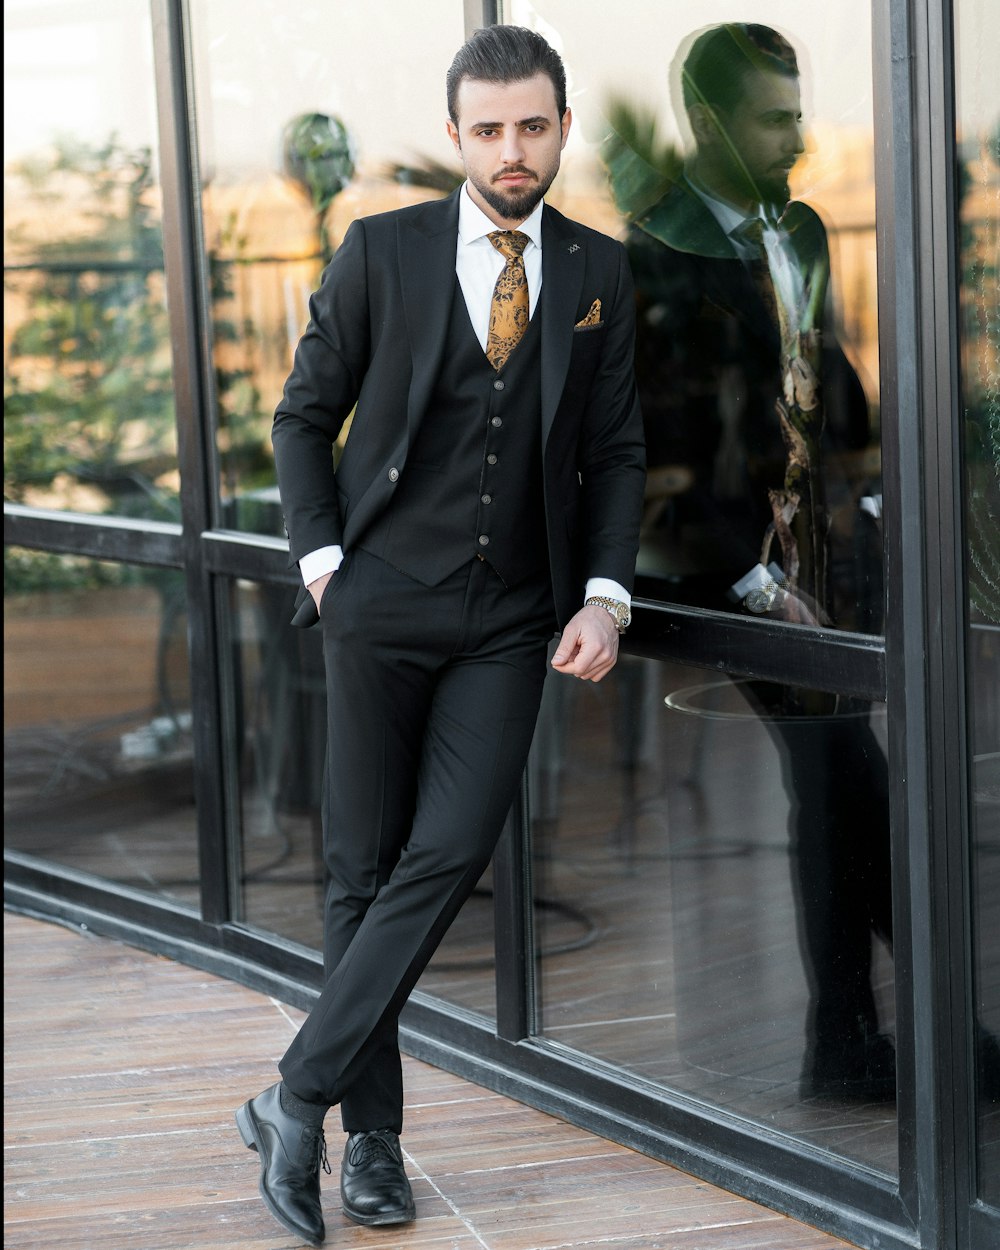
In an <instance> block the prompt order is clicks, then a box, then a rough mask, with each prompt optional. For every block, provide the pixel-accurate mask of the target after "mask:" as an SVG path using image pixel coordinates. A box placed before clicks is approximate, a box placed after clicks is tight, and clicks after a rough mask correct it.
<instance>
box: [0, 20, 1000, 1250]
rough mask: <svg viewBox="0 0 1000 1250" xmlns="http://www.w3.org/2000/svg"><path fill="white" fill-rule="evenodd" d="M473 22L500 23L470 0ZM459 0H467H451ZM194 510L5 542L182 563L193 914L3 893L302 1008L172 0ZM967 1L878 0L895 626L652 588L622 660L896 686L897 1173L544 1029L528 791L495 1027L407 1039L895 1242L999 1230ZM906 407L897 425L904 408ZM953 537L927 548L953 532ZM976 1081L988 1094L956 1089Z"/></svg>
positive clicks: (250, 541)
mask: <svg viewBox="0 0 1000 1250" xmlns="http://www.w3.org/2000/svg"><path fill="white" fill-rule="evenodd" d="M462 2H463V13H464V17H465V22H466V27H467V29H472V28H474V27H475V26H478V25H485V24H490V23H492V22H496V21H499V20H501V19H502V17H503V13H502V6H501V5H500V4H498V3H496V2H495V0H481V2H480V0H462ZM456 3H457V0H456ZM151 13H152V20H153V32H154V50H155V64H156V77H157V96H158V105H159V117H160V159H161V171H162V172H161V181H162V188H163V195H164V252H165V269H166V278H167V290H168V305H169V312H170V322H171V333H172V344H173V362H174V386H175V394H176V408H177V414H178V455H179V461H180V468H181V479H182V493H181V506H182V511H181V524H180V525H164V524H151V523H135V522H130V521H125V520H115V519H108V518H93V517H87V516H82V515H79V514H72V513H55V512H45V511H41V510H37V509H31V508H25V507H20V506H15V505H9V506H7V507H5V542H7V543H8V544H12V545H19V546H25V547H33V548H38V549H44V550H50V551H60V552H66V553H70V554H76V555H81V556H91V557H95V558H100V559H110V560H127V561H132V562H136V563H140V564H150V565H158V566H163V567H170V568H176V569H180V570H182V571H183V572H184V575H185V579H186V588H187V592H188V598H189V603H190V612H189V629H190V654H191V663H192V669H193V672H194V673H195V674H197V678H198V679H197V680H196V681H193V682H192V693H193V714H194V733H195V784H196V799H197V804H198V812H199V847H200V851H199V858H200V871H201V912H200V915H199V916H196V915H194V914H192V913H191V912H190V911H186V910H184V909H182V908H178V907H176V906H172V905H170V904H167V903H164V902H159V901H157V900H154V899H152V898H150V897H149V896H146V895H143V894H141V893H140V892H138V891H133V890H129V889H127V888H124V887H119V886H115V885H112V884H111V883H108V882H105V881H101V880H98V879H95V878H90V877H87V876H86V875H85V874H81V873H76V872H73V871H70V870H65V869H62V868H58V867H56V866H53V865H48V864H45V863H41V862H39V861H37V860H33V859H32V858H31V857H28V856H24V855H21V854H16V853H12V854H8V855H7V856H6V857H5V870H6V876H5V899H6V901H7V903H8V905H10V906H14V907H17V908H19V909H20V910H23V911H27V912H31V913H35V914H39V915H46V916H54V917H56V918H60V919H63V920H65V921H67V922H70V923H75V924H85V925H88V926H89V927H91V928H93V929H94V930H96V931H100V932H105V933H108V934H110V935H113V936H117V937H120V938H123V939H124V940H127V941H130V942H134V943H136V944H138V945H141V946H145V947H148V948H149V949H154V950H157V951H160V952H163V953H167V954H169V955H172V956H173V957H175V958H178V959H182V960H184V961H186V962H188V963H191V964H194V965H196V966H199V967H203V968H206V969H208V970H210V971H214V972H218V973H221V974H222V975H226V976H230V977H233V978H234V979H237V980H239V981H242V982H243V983H245V984H249V985H252V986H255V987H257V988H261V989H266V990H268V991H269V992H272V993H275V994H277V995H279V996H280V997H282V998H284V999H285V1000H286V1001H289V1002H291V1003H295V1004H297V1005H299V1006H302V1007H307V1006H308V1005H309V1004H310V1002H311V1001H312V1000H313V998H314V996H315V993H316V990H317V988H318V985H319V981H320V977H321V962H320V958H319V955H318V954H317V953H316V952H312V951H308V950H304V949H302V948H298V947H293V946H291V945H290V944H289V943H287V942H284V941H282V940H280V939H278V938H277V937H274V936H273V935H268V934H266V933H262V932H259V931H255V930H252V929H250V928H247V927H245V926H243V925H241V924H239V923H234V922H233V921H232V919H231V918H232V916H233V892H232V890H231V888H230V885H231V882H232V881H233V880H234V879H235V875H234V859H233V856H234V851H233V848H234V847H235V846H236V845H237V843H238V833H239V830H238V827H237V823H236V822H237V816H236V813H237V811H238V803H237V779H236V776H235V772H234V769H233V765H232V762H231V761H229V760H228V758H227V749H226V743H227V721H226V717H227V713H226V708H227V706H228V705H229V704H230V703H231V699H232V691H231V689H230V686H229V683H230V680H231V679H230V677H229V675H228V674H227V672H226V671H225V668H224V666H223V664H222V662H221V651H220V638H221V637H222V636H223V635H224V629H223V627H224V624H225V621H224V615H223V614H224V611H225V603H224V600H225V597H226V596H225V594H224V593H223V591H224V583H225V581H226V579H231V578H250V579H254V580H261V581H271V582H283V581H287V580H288V579H289V574H288V570H287V567H286V559H287V556H286V550H285V545H284V544H283V543H281V542H279V541H277V540H272V539H266V538H260V537H256V536H253V535H249V534H242V533H236V532H233V531H227V530H224V529H221V528H219V525H218V523H219V515H218V508H217V491H216V483H217V481H218V473H217V462H216V451H215V443H214V430H213V428H212V419H211V412H212V408H213V403H212V399H213V386H214V381H213V372H212V365H211V359H210V349H209V343H210V341H211V333H210V329H211V327H210V324H209V311H208V309H209V302H208V298H207V273H206V262H205V252H204V245H203V239H202V234H201V216H200V201H199V187H198V180H197V169H198V162H197V153H196V149H195V143H196V138H195V135H196V131H195V127H194V124H193V116H194V113H193V110H194V108H195V101H194V100H193V96H192V89H191V82H192V66H191V51H190V47H189V37H188V30H187V6H186V3H185V0H151ZM952 20H953V13H952V5H951V3H950V0H877V2H876V3H873V49H874V60H875V67H874V69H875V93H876V94H875V103H876V117H877V119H878V120H877V132H878V133H877V135H876V144H877V160H876V181H877V204H878V217H879V220H878V222H877V246H878V261H879V274H880V277H879V306H880V327H881V328H880V353H881V365H882V367H881V377H882V394H883V403H882V407H883V414H884V418H883V463H884V477H885V488H884V509H885V517H886V534H887V539H886V549H885V560H886V572H887V576H886V581H887V584H888V585H889V586H890V592H889V599H888V604H887V627H886V638H885V640H884V641H883V640H881V639H876V638H871V637H867V636H862V635H850V634H844V633H835V632H833V631H825V630H810V629H806V628H803V627H796V626H792V625H783V624H772V623H769V622H762V621H749V620H744V619H742V618H737V617H726V616H723V615H721V614H715V613H710V612H703V611H699V610H697V609H688V608H680V607H673V606H670V605H666V604H662V603H654V602H651V601H647V600H638V601H637V603H636V612H635V625H634V626H633V629H632V630H631V631H630V635H629V641H628V644H627V645H628V649H629V651H631V652H633V653H635V654H639V655H644V656H653V657H656V656H669V657H670V658H672V659H675V660H682V661H684V662H685V663H690V664H694V665H697V666H702V667H707V668H712V669H716V670H721V671H725V672H728V673H734V674H737V675H746V676H757V677H763V678H773V679H781V680H785V681H793V682H796V681H798V682H801V683H804V684H808V685H813V686H818V687H820V688H824V689H829V690H834V691H838V692H842V693H848V694H852V695H858V696H861V697H864V698H868V699H873V700H887V703H888V712H889V725H890V777H891V784H892V795H891V801H892V811H893V822H894V860H893V868H894V882H895V897H894V907H895V912H896V916H897V928H898V932H899V937H898V939H897V943H896V949H895V962H896V978H897V986H898V1002H897V1016H898V1021H899V1033H900V1037H901V1039H902V1040H901V1045H900V1084H901V1095H900V1102H899V1137H900V1178H899V1183H898V1185H897V1183H896V1182H895V1181H894V1180H890V1179H889V1178H886V1177H884V1176H881V1175H877V1174H876V1173H874V1172H872V1171H870V1170H868V1169H866V1168H864V1167H861V1166H859V1165H854V1164H851V1163H850V1162H848V1161H846V1160H842V1159H838V1158H836V1157H834V1156H831V1155H828V1154H825V1153H824V1152H822V1151H819V1150H815V1149H813V1148H812V1147H808V1146H806V1145H804V1144H803V1143H801V1142H799V1141H796V1140H795V1139H794V1138H791V1137H789V1136H787V1135H783V1134H779V1133H773V1132H770V1131H768V1130H765V1129H762V1128H760V1127H759V1126H754V1127H753V1129H752V1130H751V1129H750V1128H748V1126H747V1125H746V1124H745V1123H742V1122H739V1121H737V1120H736V1119H735V1118H733V1117H729V1116H727V1115H725V1114H724V1113H721V1112H719V1111H718V1110H716V1109H713V1108H712V1107H710V1106H708V1105H706V1104H703V1103H699V1102H697V1101H696V1100H693V1099H690V1098H685V1097H683V1096H680V1095H674V1094H671V1093H669V1092H666V1091H664V1090H662V1089H659V1088H654V1087H652V1086H648V1085H645V1084H643V1083H642V1082H641V1081H638V1080H635V1079H633V1078H631V1077H629V1076H628V1075H626V1074H624V1073H622V1072H620V1071H617V1070H614V1069H612V1068H610V1067H608V1066H606V1065H602V1064H600V1063H598V1062H596V1061H592V1060H589V1059H587V1058H586V1057H585V1056H581V1055H579V1054H577V1053H575V1052H571V1051H569V1050H567V1049H565V1048H562V1047H560V1046H558V1045H556V1044H554V1043H551V1042H548V1041H546V1040H545V1039H543V1038H539V1037H535V1036H533V1016H534V1009H533V1004H534V986H533V949H534V948H533V941H532V937H533V935H532V932H531V924H532V920H531V907H530V899H531V889H530V853H529V852H530V848H529V846H528V843H527V832H526V831H527V828H528V819H527V811H526V801H527V800H526V798H523V799H522V802H521V804H520V805H519V806H518V808H516V809H515V811H514V812H513V813H512V814H511V818H510V821H509V822H508V829H507V833H506V835H505V837H504V839H503V842H502V844H501V848H500V851H499V852H498V856H497V859H496V864H495V899H496V903H495V906H496V969H497V971H496V982H497V1020H496V1027H495V1028H494V1026H493V1025H492V1024H491V1023H489V1022H487V1021H485V1020H483V1019H482V1018H480V1017H476V1016H473V1015H472V1014H470V1013H468V1012H464V1011H462V1010H460V1009H457V1008H453V1007H450V1006H448V1005H447V1004H444V1003H442V1002H439V1001H437V1000H434V999H430V998H428V997H426V996H424V995H419V994H418V995H415V996H414V999H413V1001H412V1002H411V1004H410V1005H409V1007H408V1008H407V1011H406V1013H405V1018H404V1026H405V1029H404V1032H405V1037H406V1041H407V1044H408V1047H409V1049H410V1050H411V1051H412V1052H413V1053H414V1054H417V1055H419V1056H422V1057H425V1058H427V1059H430V1060H433V1061H434V1062H437V1063H441V1064H443V1065H445V1066H447V1067H450V1068H453V1069H455V1070H458V1071H460V1072H462V1073H464V1074H466V1075H468V1076H470V1077H472V1078H474V1079H476V1080H478V1081H481V1082H482V1083H483V1084H485V1085H488V1086H491V1087H493V1088H499V1089H503V1090H504V1091H505V1092H508V1093H513V1094H515V1095H516V1096H519V1097H521V1098H523V1099H524V1100H525V1101H528V1102H531V1103H532V1104H534V1105H536V1106H539V1107H542V1108H543V1109H546V1110H551V1111H553V1112H556V1113H558V1114H561V1115H564V1116H566V1117H567V1118H569V1119H572V1120H574V1121H576V1122H578V1123H581V1124H584V1125H586V1126H587V1127H590V1128H592V1129H594V1130H595V1131H597V1132H599V1133H602V1134H604V1135H606V1136H608V1137H610V1138H613V1139H615V1140H619V1141H623V1142H625V1143H627V1144H629V1145H632V1146H635V1147H637V1148H639V1149H642V1150H644V1151H646V1152H647V1153H649V1154H651V1155H654V1156H657V1157H661V1158H664V1159H669V1160H670V1161H672V1162H675V1163H677V1164H679V1165H680V1166H681V1167H684V1168H687V1169H689V1170H690V1171H692V1172H695V1173H696V1174H699V1175H701V1176H704V1177H705V1178H706V1179H709V1180H711V1181H714V1182H716V1183H718V1184H721V1185H723V1186H724V1187H727V1188H729V1189H731V1190H733V1191H735V1192H739V1193H743V1194H746V1195H747V1196H749V1197H752V1198H756V1199H758V1200H761V1201H764V1202H766V1203H769V1204H770V1205H773V1206H775V1207H777V1208H779V1209H782V1210H786V1211H788V1212H789V1213H791V1214H794V1215H797V1216H799V1217H801V1218H804V1219H807V1220H809V1221H811V1222H813V1223H815V1224H817V1225H818V1226H821V1227H824V1228H827V1229H829V1230H830V1231H831V1232H834V1233H838V1234H841V1235H843V1236H845V1237H848V1238H850V1239H851V1240H853V1241H856V1242H858V1243H859V1244H867V1245H875V1244H878V1245H879V1246H882V1247H890V1248H893V1247H898V1248H900V1250H901V1248H902V1247H904V1246H921V1247H926V1248H928V1250H929V1248H930V1247H935V1248H937V1247H959V1246H961V1247H965V1246H968V1247H970V1248H971V1250H986V1247H987V1245H991V1244H995V1237H996V1230H997V1227H998V1224H997V1222H996V1220H997V1213H996V1212H991V1211H989V1210H985V1209H983V1208H981V1207H979V1206H977V1204H976V1202H975V1193H974V1152H973V1146H972V1139H973V1129H974V1120H973V1106H972V1102H971V1084H972V1063H971V1052H972V1024H971V1021H972V987H971V973H970V965H971V951H970V932H971V926H970V918H969V894H970V891H969V864H968V852H967V847H968V838H967V828H968V825H967V822H968V810H967V795H966V790H965V785H964V778H965V777H966V776H967V764H968V759H967V745H966V744H967V735H966V723H965V721H966V708H965V703H964V643H965V636H966V633H965V631H966V626H967V622H966V619H965V608H964V605H963V599H962V593H963V584H962V569H963V552H962V520H961V490H960V482H959V472H960V448H959V446H958V432H957V430H956V428H955V422H954V421H953V420H952V414H953V413H955V412H957V411H958V407H957V401H958V372H957V356H956V312H955V310H956V268H955V247H954V229H955V223H954V218H955V213H954V203H955V201H954V186H953V178H954V175H953V171H954V167H955V166H954V158H955V151H954V145H955V139H954V136H955V127H954V106H953V100H952V95H953V56H952V50H953V49H952ZM893 418H894V419H893ZM932 540H933V541H932ZM955 1089H959V1090H967V1091H970V1094H969V1096H968V1097H967V1098H965V1099H961V1098H960V1099H956V1098H955V1094H954V1091H955Z"/></svg>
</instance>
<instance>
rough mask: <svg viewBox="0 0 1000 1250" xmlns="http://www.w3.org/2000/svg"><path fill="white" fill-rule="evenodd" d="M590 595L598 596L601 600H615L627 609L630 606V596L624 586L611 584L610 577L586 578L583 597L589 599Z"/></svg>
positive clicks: (615, 583)
mask: <svg viewBox="0 0 1000 1250" xmlns="http://www.w3.org/2000/svg"><path fill="white" fill-rule="evenodd" d="M591 595H600V596H601V598H602V599H617V600H618V602H619V603H624V604H626V605H627V606H628V607H629V608H631V606H632V596H631V595H630V594H629V593H628V591H627V590H626V589H625V587H624V586H620V585H619V584H618V583H617V582H613V581H612V580H611V578H610V577H588V578H587V587H586V590H585V591H584V592H583V597H584V598H585V599H589V598H590V597H591Z"/></svg>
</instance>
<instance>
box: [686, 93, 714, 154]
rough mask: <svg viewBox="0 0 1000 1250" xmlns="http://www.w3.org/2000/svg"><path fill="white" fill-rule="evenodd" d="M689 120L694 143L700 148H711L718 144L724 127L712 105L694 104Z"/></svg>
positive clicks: (690, 109)
mask: <svg viewBox="0 0 1000 1250" xmlns="http://www.w3.org/2000/svg"><path fill="white" fill-rule="evenodd" d="M688 120H689V121H690V123H691V133H692V134H693V135H694V141H695V143H697V145H698V146H699V147H710V146H711V145H712V144H714V143H718V141H719V137H720V135H721V133H722V126H721V124H720V122H719V118H718V114H717V113H716V111H715V109H714V108H713V107H712V106H711V104H692V105H691V107H690V108H689V109H688Z"/></svg>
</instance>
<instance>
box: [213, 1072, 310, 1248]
mask: <svg viewBox="0 0 1000 1250" xmlns="http://www.w3.org/2000/svg"><path fill="white" fill-rule="evenodd" d="M278 1090H279V1085H272V1086H271V1088H270V1089H265V1090H264V1092H263V1094H258V1095H257V1097H256V1098H251V1099H250V1101H249V1102H245V1103H244V1104H243V1106H242V1107H240V1109H239V1111H237V1112H236V1127H237V1128H238V1129H239V1130H240V1136H241V1137H242V1138H243V1141H244V1144H245V1145H246V1146H248V1147H249V1149H250V1150H256V1151H257V1152H258V1153H259V1155H260V1185H259V1188H260V1196H261V1197H262V1198H263V1199H264V1203H265V1205H266V1206H267V1209H268V1210H269V1211H270V1212H271V1214H272V1215H273V1216H274V1218H275V1219H276V1220H277V1221H278V1223H279V1224H281V1225H282V1227H284V1228H287V1229H288V1231H289V1232H290V1233H293V1234H294V1235H295V1236H296V1237H300V1238H301V1239H302V1240H303V1241H306V1242H308V1243H309V1245H311V1246H319V1245H322V1243H323V1239H324V1238H325V1237H326V1226H325V1225H324V1223H323V1209H322V1207H321V1206H320V1200H319V1169H320V1165H322V1167H323V1169H324V1171H326V1172H327V1173H329V1171H330V1164H329V1163H328V1161H327V1157H326V1140H325V1138H324V1137H323V1130H322V1129H321V1128H315V1127H313V1126H312V1125H309V1124H306V1123H305V1122H304V1121H303V1120H297V1119H296V1118H295V1117H294V1116H291V1115H288V1113H287V1112H285V1111H282V1109H281V1099H280V1098H279V1096H278Z"/></svg>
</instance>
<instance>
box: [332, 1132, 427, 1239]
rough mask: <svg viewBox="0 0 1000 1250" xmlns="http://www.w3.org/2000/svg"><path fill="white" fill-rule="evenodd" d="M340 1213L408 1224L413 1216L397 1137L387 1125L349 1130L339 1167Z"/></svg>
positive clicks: (362, 1220) (377, 1221) (364, 1220)
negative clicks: (357, 1131) (370, 1130)
mask: <svg viewBox="0 0 1000 1250" xmlns="http://www.w3.org/2000/svg"><path fill="white" fill-rule="evenodd" d="M340 1199H341V1202H342V1203H343V1204H344V1214H345V1215H346V1216H347V1217H348V1218H349V1219H352V1220H353V1221H354V1222H355V1224H408V1223H409V1222H410V1220H412V1219H415V1218H416V1214H417V1208H416V1206H415V1205H414V1202H413V1193H412V1191H411V1190H410V1182H409V1181H408V1180H407V1179H406V1173H405V1172H404V1171H403V1152H402V1151H401V1150H400V1148H399V1138H398V1137H397V1136H396V1134H395V1133H394V1132H393V1131H392V1130H391V1129H387V1128H380V1129H376V1130H375V1131H374V1132H371V1133H352V1134H351V1136H350V1137H348V1139H347V1146H346V1148H345V1150H344V1162H343V1163H342V1164H341V1168H340Z"/></svg>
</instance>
